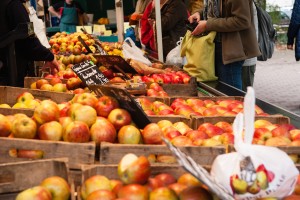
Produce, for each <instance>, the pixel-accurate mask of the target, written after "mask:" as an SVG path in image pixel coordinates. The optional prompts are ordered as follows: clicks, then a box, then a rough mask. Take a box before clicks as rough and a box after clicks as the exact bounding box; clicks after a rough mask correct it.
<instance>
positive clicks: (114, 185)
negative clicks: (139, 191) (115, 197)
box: [110, 179, 123, 194]
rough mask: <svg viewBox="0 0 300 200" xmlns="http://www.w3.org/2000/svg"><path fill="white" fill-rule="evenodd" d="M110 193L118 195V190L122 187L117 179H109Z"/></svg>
mask: <svg viewBox="0 0 300 200" xmlns="http://www.w3.org/2000/svg"><path fill="white" fill-rule="evenodd" d="M110 185H111V191H112V192H113V193H115V194H118V192H119V190H120V189H121V188H122V187H123V183H122V181H120V180H117V179H110Z"/></svg>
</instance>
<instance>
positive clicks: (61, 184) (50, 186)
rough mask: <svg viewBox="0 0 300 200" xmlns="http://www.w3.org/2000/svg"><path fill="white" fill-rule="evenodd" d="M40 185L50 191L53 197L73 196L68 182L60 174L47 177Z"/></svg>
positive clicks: (64, 197)
mask: <svg viewBox="0 0 300 200" xmlns="http://www.w3.org/2000/svg"><path fill="white" fill-rule="evenodd" d="M40 186H43V187H45V188H46V189H47V190H49V191H50V193H51V194H52V199H69V198H70V196H71V189H70V186H69V184H68V182H67V181H66V180H65V179H63V178H61V177H59V176H50V177H48V178H45V179H44V180H43V181H42V182H41V184H40Z"/></svg>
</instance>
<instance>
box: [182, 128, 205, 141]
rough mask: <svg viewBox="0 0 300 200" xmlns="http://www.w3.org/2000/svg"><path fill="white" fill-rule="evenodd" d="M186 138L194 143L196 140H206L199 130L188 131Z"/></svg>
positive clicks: (203, 133)
mask: <svg viewBox="0 0 300 200" xmlns="http://www.w3.org/2000/svg"><path fill="white" fill-rule="evenodd" d="M186 136H187V137H188V138H190V139H191V140H192V141H195V140H196V139H207V138H208V135H207V134H206V133H205V132H203V131H199V130H190V131H188V132H187V133H186Z"/></svg>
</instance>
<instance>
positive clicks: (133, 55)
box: [122, 37, 152, 66]
mask: <svg viewBox="0 0 300 200" xmlns="http://www.w3.org/2000/svg"><path fill="white" fill-rule="evenodd" d="M127 41H129V43H130V45H129V44H128V43H127ZM122 52H123V56H124V58H126V59H134V60H137V61H140V62H142V63H145V64H146V65H148V66H151V65H152V63H151V61H150V60H149V59H148V58H146V57H145V56H144V52H143V51H142V50H141V49H140V48H138V47H137V46H136V45H135V43H134V42H133V41H132V39H131V38H130V37H127V38H126V39H125V40H124V42H123V50H122Z"/></svg>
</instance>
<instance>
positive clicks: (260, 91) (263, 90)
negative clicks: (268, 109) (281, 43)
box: [253, 47, 300, 115]
mask: <svg viewBox="0 0 300 200" xmlns="http://www.w3.org/2000/svg"><path fill="white" fill-rule="evenodd" d="M253 87H254V89H255V93H256V97H257V98H259V99H261V100H264V101H267V102H269V103H272V104H274V105H276V106H278V107H281V108H284V109H286V110H288V111H290V112H292V113H294V114H296V115H300V61H299V62H296V60H295V57H294V51H291V50H287V49H285V48H284V47H283V48H282V47H281V48H276V49H275V51H274V54H273V56H272V58H271V59H269V60H267V61H264V62H263V61H258V62H257V65H256V72H255V78H254V86H253Z"/></svg>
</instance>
